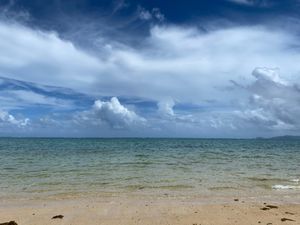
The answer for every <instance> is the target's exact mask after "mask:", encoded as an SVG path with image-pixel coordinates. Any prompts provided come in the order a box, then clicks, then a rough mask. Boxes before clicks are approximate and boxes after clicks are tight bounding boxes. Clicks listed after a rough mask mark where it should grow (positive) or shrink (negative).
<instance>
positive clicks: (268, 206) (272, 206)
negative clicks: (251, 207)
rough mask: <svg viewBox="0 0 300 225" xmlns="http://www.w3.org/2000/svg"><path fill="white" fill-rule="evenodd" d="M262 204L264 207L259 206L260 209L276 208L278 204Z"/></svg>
mask: <svg viewBox="0 0 300 225" xmlns="http://www.w3.org/2000/svg"><path fill="white" fill-rule="evenodd" d="M264 205H265V206H264V207H262V208H260V209H261V210H270V209H278V206H276V205H267V204H266V203H264Z"/></svg>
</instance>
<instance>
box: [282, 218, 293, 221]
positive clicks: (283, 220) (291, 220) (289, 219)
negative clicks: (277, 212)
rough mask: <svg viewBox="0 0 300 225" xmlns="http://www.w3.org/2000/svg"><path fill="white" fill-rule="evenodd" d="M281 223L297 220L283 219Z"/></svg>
mask: <svg viewBox="0 0 300 225" xmlns="http://www.w3.org/2000/svg"><path fill="white" fill-rule="evenodd" d="M281 221H282V222H285V221H295V220H292V219H289V218H281Z"/></svg>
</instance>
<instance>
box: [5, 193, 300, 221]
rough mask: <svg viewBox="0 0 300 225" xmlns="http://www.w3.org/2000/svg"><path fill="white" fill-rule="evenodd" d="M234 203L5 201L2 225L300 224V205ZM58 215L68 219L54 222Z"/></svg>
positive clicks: (238, 200)
mask: <svg viewBox="0 0 300 225" xmlns="http://www.w3.org/2000/svg"><path fill="white" fill-rule="evenodd" d="M231 201H232V202H230V201H229V202H227V203H209V202H206V203H203V202H201V200H199V201H198V200H192V201H191V200H189V201H185V200H178V199H173V200H168V199H161V200H145V199H143V200H139V199H128V198H127V199H110V200H109V199H105V200H103V199H102V200H101V199H93V200H73V201H70V200H60V201H47V202H46V201H45V202H42V201H40V202H30V203H18V202H15V203H9V204H8V203H5V204H4V203H1V205H0V224H1V223H3V222H8V221H12V220H13V221H16V222H17V224H18V225H47V224H49V225H50V224H58V225H59V224H61V225H62V224H64V225H86V224H95V225H96V224H99V225H100V224H103V225H104V224H105V225H109V224H111V225H132V224H141V225H147V224H149V225H150V224H156V225H158V224H174V225H176V224H178V225H179V224H180V225H181V224H182V225H196V224H197V225H200V224H201V225H225V224H226V225H232V224H241V225H248V224H249V225H252V224H264V225H267V224H268V225H276V224H286V225H288V224H300V204H289V203H272V202H263V201H262V202H259V201H256V202H253V201H249V202H248V201H247V200H243V199H232V200H231ZM268 205H273V206H274V205H275V206H277V207H278V208H276V207H272V206H268ZM56 215H63V218H62V219H59V218H58V219H52V217H53V216H56Z"/></svg>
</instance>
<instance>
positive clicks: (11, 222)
mask: <svg viewBox="0 0 300 225" xmlns="http://www.w3.org/2000/svg"><path fill="white" fill-rule="evenodd" d="M0 225H18V224H17V223H16V222H15V221H9V222H6V223H0Z"/></svg>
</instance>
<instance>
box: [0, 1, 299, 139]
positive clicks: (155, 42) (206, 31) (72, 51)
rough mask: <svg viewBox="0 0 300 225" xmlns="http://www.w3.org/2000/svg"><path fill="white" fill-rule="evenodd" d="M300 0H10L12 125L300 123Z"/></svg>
mask: <svg viewBox="0 0 300 225" xmlns="http://www.w3.org/2000/svg"><path fill="white" fill-rule="evenodd" d="M299 11H300V1H298V0H287V1H275V0H273V1H272V0H215V1H211V0H210V1H208V0H207V1H206V0H203V1H196V0H194V1H192V0H190V1H175V0H172V1H171V0H164V1H158V0H151V1H150V0H140V1H138V0H115V1H108V0H103V1H96V0H74V1H62V0H49V1H47V2H45V1H42V0H31V1H30V0H28V1H21V0H1V1H0V49H1V51H0V102H1V105H0V136H47V137H48V136H53V137H235V138H244V137H245V138H249V137H257V136H264V137H269V136H275V135H284V134H289V135H299V134H300V132H299V131H300V122H299V119H298V118H299V115H300V66H299V63H298V62H300V44H299V37H300V36H299V35H300V26H299V25H300V23H299V22H300V18H299Z"/></svg>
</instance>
